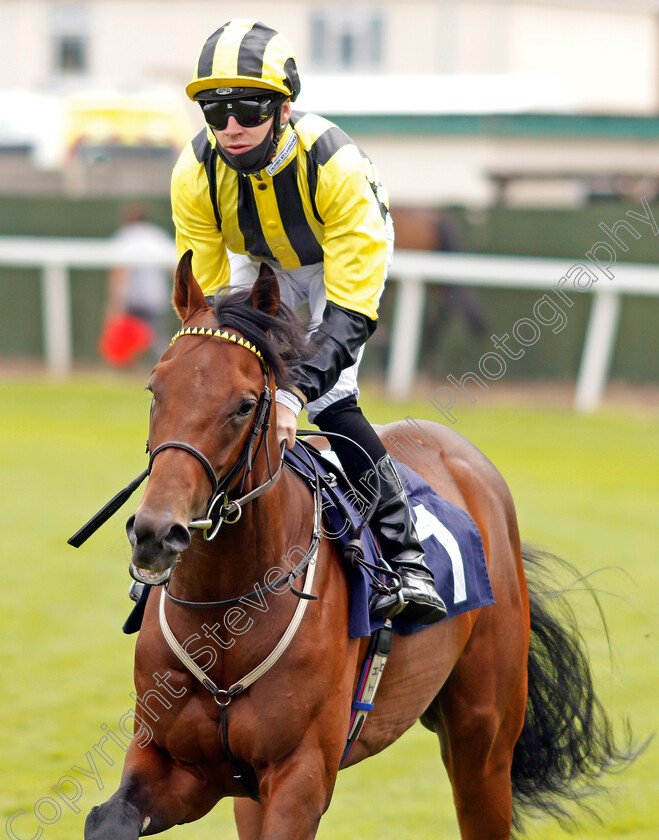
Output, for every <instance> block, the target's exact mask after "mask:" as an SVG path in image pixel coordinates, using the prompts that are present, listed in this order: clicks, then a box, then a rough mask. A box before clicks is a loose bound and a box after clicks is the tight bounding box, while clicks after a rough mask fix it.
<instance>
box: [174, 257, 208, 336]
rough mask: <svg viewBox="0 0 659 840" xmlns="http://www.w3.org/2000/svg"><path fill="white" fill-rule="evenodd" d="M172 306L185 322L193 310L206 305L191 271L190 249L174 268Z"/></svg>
mask: <svg viewBox="0 0 659 840" xmlns="http://www.w3.org/2000/svg"><path fill="white" fill-rule="evenodd" d="M172 299H173V301H174V308H175V309H176V311H177V312H178V315H179V318H180V319H181V321H183V322H184V323H185V321H187V320H188V318H191V317H192V316H193V315H194V313H195V312H198V311H199V310H200V309H203V308H204V307H208V303H207V302H206V298H205V297H204V293H203V292H202V290H201V286H200V285H199V283H197V281H196V280H195V276H194V274H193V273H192V251H186V252H185V254H183V256H182V257H181V259H180V260H179V264H178V266H177V268H176V279H175V280H174V294H173V298H172Z"/></svg>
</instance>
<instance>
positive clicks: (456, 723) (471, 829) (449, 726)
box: [422, 597, 528, 840]
mask: <svg viewBox="0 0 659 840" xmlns="http://www.w3.org/2000/svg"><path fill="white" fill-rule="evenodd" d="M505 600H506V598H505V597H502V601H505ZM527 640H528V627H527V626H526V624H525V620H524V616H523V611H522V609H521V608H520V609H517V610H515V609H513V608H512V607H511V605H510V604H509V603H508V604H505V606H504V604H502V603H497V604H496V605H495V606H493V607H488V608H485V609H484V610H482V611H481V613H480V615H479V616H478V619H477V621H476V625H475V627H474V631H473V633H472V636H471V638H470V639H469V642H468V643H467V646H466V647H465V650H464V652H463V653H462V656H461V657H460V659H459V660H458V662H457V663H456V665H455V667H454V668H453V671H452V672H451V675H450V677H449V679H448V680H447V682H446V683H445V685H444V687H443V688H442V690H441V691H440V693H439V695H438V696H437V698H436V699H435V701H433V703H432V704H431V706H430V708H429V709H428V711H427V712H426V714H425V715H424V716H423V718H422V720H423V723H424V724H425V725H426V726H428V727H429V728H432V729H434V730H435V731H436V732H437V734H438V735H439V738H440V743H441V746H442V758H443V760H444V764H445V765H446V769H447V771H448V775H449V778H450V780H451V785H452V787H453V798H454V801H455V808H456V812H457V816H458V823H459V826H460V835H461V837H462V838H463V840H484V838H487V840H508V838H509V837H510V830H511V822H512V790H511V783H510V768H511V762H512V755H513V749H514V746H515V742H516V741H517V738H518V737H519V733H520V731H521V729H522V724H523V722H524V712H525V708H526V684H527V683H526V665H527Z"/></svg>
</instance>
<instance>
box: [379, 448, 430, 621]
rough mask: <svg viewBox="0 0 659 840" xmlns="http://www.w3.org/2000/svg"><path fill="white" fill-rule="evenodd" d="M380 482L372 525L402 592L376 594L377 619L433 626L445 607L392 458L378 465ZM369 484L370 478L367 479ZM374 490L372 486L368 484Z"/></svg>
mask: <svg viewBox="0 0 659 840" xmlns="http://www.w3.org/2000/svg"><path fill="white" fill-rule="evenodd" d="M377 471H378V477H379V479H380V502H379V504H378V506H377V508H376V510H375V513H374V515H373V518H372V519H371V522H370V525H371V528H372V529H373V531H374V533H375V535H376V537H377V539H378V542H379V543H380V548H381V550H382V555H383V557H384V559H385V560H386V561H387V563H388V564H389V565H390V566H391V568H392V569H393V570H394V571H395V572H398V574H399V575H400V576H401V579H402V584H403V585H402V588H401V590H400V592H396V593H394V594H392V595H380V594H375V595H373V597H372V598H371V604H370V608H371V612H372V613H373V614H374V615H388V616H389V617H391V616H392V615H396V613H398V612H401V610H403V609H404V610H405V615H406V616H409V618H411V619H412V618H413V619H415V620H416V621H418V622H419V624H434V623H435V622H436V621H439V620H440V619H442V618H444V617H445V616H446V605H445V604H444V602H443V601H442V599H441V598H440V597H439V595H438V594H437V592H436V591H435V586H434V583H435V581H434V578H433V575H432V572H431V571H430V569H429V568H428V566H427V565H426V562H425V560H424V551H423V546H422V545H421V543H420V542H419V538H418V537H417V533H416V528H415V527H414V522H413V520H412V513H411V511H410V506H409V502H408V499H407V494H406V493H405V488H404V487H403V483H402V482H401V480H400V477H399V475H398V473H397V472H396V467H395V466H394V463H393V461H392V460H391V456H389V455H385V456H384V457H382V458H381V459H380V460H379V461H378V464H377ZM367 476H368V474H367ZM365 480H366V481H368V477H366V478H365ZM368 483H369V484H370V485H371V486H372V482H370V481H369V482H368Z"/></svg>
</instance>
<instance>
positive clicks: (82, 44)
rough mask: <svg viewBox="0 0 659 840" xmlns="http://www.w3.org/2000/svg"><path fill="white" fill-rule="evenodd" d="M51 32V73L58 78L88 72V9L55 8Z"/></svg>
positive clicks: (51, 17) (79, 7) (74, 7)
mask: <svg viewBox="0 0 659 840" xmlns="http://www.w3.org/2000/svg"><path fill="white" fill-rule="evenodd" d="M50 32H51V42H52V62H53V70H54V72H55V73H56V74H57V75H60V76H76V75H83V74H85V73H87V72H88V70H89V9H88V8H87V7H86V6H76V5H71V6H55V8H53V9H51V16H50Z"/></svg>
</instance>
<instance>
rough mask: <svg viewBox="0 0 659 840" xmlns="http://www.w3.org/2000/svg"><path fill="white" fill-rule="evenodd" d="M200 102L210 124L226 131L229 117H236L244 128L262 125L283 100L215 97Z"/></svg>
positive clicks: (273, 98)
mask: <svg viewBox="0 0 659 840" xmlns="http://www.w3.org/2000/svg"><path fill="white" fill-rule="evenodd" d="M199 104H200V105H201V110H202V111H203V112H204V119H205V120H206V122H207V123H208V125H210V126H211V127H212V128H217V129H218V130H219V131H224V129H225V128H226V127H227V125H228V123H229V117H235V119H236V122H238V123H239V124H240V125H242V126H243V127H244V128H254V127H255V126H257V125H261V124H262V123H264V122H265V121H266V120H269V119H270V117H271V116H272V115H273V114H274V112H275V111H276V110H277V108H278V107H279V106H280V105H281V100H280V99H278V98H276V97H271V96H268V97H262V98H258V99H229V100H226V99H225V100H221V99H220V100H218V99H214V100H211V101H210V102H208V101H207V102H203V101H200V102H199Z"/></svg>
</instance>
